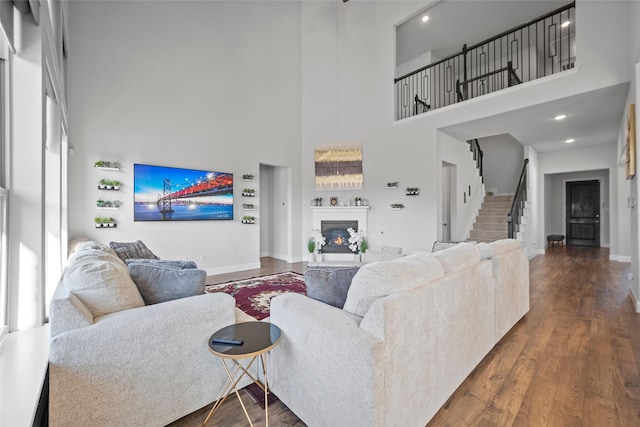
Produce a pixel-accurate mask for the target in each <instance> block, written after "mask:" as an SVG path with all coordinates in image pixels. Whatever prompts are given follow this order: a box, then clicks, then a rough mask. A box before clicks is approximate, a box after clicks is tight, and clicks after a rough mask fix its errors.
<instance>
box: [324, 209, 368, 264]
mask: <svg viewBox="0 0 640 427" xmlns="http://www.w3.org/2000/svg"><path fill="white" fill-rule="evenodd" d="M311 211H312V212H313V216H312V218H313V219H312V224H313V229H314V230H320V226H321V223H322V221H342V220H346V221H358V230H360V231H361V232H362V233H363V235H365V236H366V234H367V213H368V212H369V206H311ZM324 257H325V258H326V261H353V259H354V255H353V254H325V255H324Z"/></svg>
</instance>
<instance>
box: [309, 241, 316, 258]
mask: <svg viewBox="0 0 640 427" xmlns="http://www.w3.org/2000/svg"><path fill="white" fill-rule="evenodd" d="M307 250H308V251H309V254H313V252H314V251H315V250H316V241H315V240H314V239H313V237H309V241H308V242H307Z"/></svg>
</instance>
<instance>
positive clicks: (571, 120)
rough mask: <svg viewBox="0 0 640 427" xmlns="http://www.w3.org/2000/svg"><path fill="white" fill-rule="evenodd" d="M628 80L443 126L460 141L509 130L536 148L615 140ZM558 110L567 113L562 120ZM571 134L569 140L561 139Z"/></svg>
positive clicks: (508, 132) (553, 148)
mask: <svg viewBox="0 0 640 427" xmlns="http://www.w3.org/2000/svg"><path fill="white" fill-rule="evenodd" d="M628 91H629V84H628V83H623V84H619V85H616V86H611V87H607V88H604V89H598V90H595V91H591V92H586V93H583V94H580V95H575V96H571V97H567V98H564V99H560V100H557V101H553V102H547V103H543V104H539V105H534V106H531V107H527V108H523V109H520V110H513V111H510V112H508V113H504V114H500V115H498V116H494V117H490V118H486V119H480V120H474V121H470V122H466V123H462V124H459V125H455V126H450V127H447V128H443V129H442V131H444V132H445V133H447V134H449V135H451V136H453V137H454V138H456V139H459V140H461V141H466V140H469V139H474V138H484V137H488V136H494V135H501V134H505V133H506V134H510V135H511V136H513V137H514V138H515V139H517V140H518V141H519V142H520V143H522V145H525V146H531V147H533V148H534V149H535V150H536V151H538V152H542V151H553V150H566V149H571V148H577V147H587V146H593V145H598V144H608V143H612V142H615V141H617V138H618V133H619V131H620V126H621V125H622V123H623V115H624V111H625V103H626V99H627V93H628ZM558 114H567V118H566V119H564V120H562V121H556V120H554V117H555V116H556V115H558ZM569 138H575V140H576V141H575V142H574V143H572V144H566V143H565V142H564V141H565V140H567V139H569Z"/></svg>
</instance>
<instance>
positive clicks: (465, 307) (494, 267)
mask: <svg viewBox="0 0 640 427" xmlns="http://www.w3.org/2000/svg"><path fill="white" fill-rule="evenodd" d="M528 310H529V268H528V261H527V259H526V256H525V253H524V251H523V250H522V248H521V246H520V243H519V242H518V241H515V240H503V241H498V242H494V243H491V244H478V245H473V244H469V243H462V244H459V245H456V246H454V247H452V248H450V249H447V250H444V251H441V252H437V253H433V254H432V253H426V252H423V253H415V254H411V255H408V256H406V257H403V258H400V259H397V260H393V261H389V262H374V263H371V264H367V265H365V266H363V267H361V268H360V270H359V271H358V273H357V274H356V275H355V276H354V278H353V281H352V284H351V287H350V289H349V292H348V294H347V300H346V302H345V305H344V308H343V309H340V308H336V307H333V306H330V305H328V304H324V303H322V302H319V301H316V300H313V299H311V298H308V297H305V296H302V295H297V294H288V295H283V296H279V297H277V298H274V299H273V300H272V303H271V321H272V322H273V323H275V324H277V325H278V326H279V327H280V328H281V329H282V330H283V332H284V336H283V340H282V342H281V344H280V345H279V346H278V347H276V348H275V349H273V350H272V352H271V365H272V366H271V367H270V374H269V376H270V386H271V388H272V390H273V391H274V393H275V394H276V395H277V396H278V397H279V398H280V400H282V401H283V402H284V403H285V404H286V405H287V406H288V407H289V408H290V409H291V410H292V411H293V412H294V413H295V414H296V415H297V416H298V417H300V418H301V419H302V420H303V421H304V422H305V423H306V424H307V425H310V426H349V427H353V426H363V427H364V426H367V427H370V426H402V427H405V426H424V425H425V424H426V423H427V422H428V421H429V420H430V419H431V418H432V417H433V415H434V414H435V413H436V412H437V411H438V409H439V408H440V407H441V406H442V405H443V404H444V403H445V401H446V400H447V399H448V398H449V397H450V396H451V394H453V392H454V391H455V390H456V388H457V387H458V386H459V385H460V384H461V383H462V382H463V380H464V379H465V378H466V377H467V376H468V375H469V373H471V371H472V370H473V369H474V368H475V367H476V366H477V365H478V363H479V362H480V361H481V360H482V359H483V358H484V357H485V355H487V353H488V352H489V351H490V350H491V349H492V348H493V346H494V345H495V344H496V343H497V342H498V341H499V340H500V339H501V338H502V336H503V335H504V334H505V333H506V332H507V331H508V330H509V329H510V328H511V327H512V326H513V325H514V324H515V323H516V322H517V321H518V320H519V319H520V318H522V316H524V315H525V313H526V312H527V311H528Z"/></svg>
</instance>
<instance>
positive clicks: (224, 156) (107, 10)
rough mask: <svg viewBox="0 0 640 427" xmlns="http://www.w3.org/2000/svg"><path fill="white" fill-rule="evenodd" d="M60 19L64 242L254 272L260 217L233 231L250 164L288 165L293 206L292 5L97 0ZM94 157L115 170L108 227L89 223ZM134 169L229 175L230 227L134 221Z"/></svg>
mask: <svg viewBox="0 0 640 427" xmlns="http://www.w3.org/2000/svg"><path fill="white" fill-rule="evenodd" d="M70 14H71V29H70V43H69V45H70V63H69V65H70V71H71V81H72V86H71V92H70V102H71V117H72V118H73V121H72V122H71V123H70V135H69V139H70V143H71V144H72V145H73V146H74V147H75V156H74V157H73V158H72V159H71V162H70V180H69V189H70V213H69V216H70V237H71V238H74V237H79V236H86V237H90V238H93V239H97V240H99V241H102V242H109V241H134V240H138V239H140V240H143V241H144V242H145V243H146V244H147V245H148V246H149V248H151V250H153V251H154V252H155V253H157V254H158V255H159V256H161V257H163V258H177V257H183V256H184V257H187V258H188V259H192V260H195V261H196V262H197V263H198V265H199V266H200V267H203V268H205V269H207V270H208V271H209V272H210V273H219V272H225V271H234V270H241V269H247V268H255V267H257V266H259V257H260V227H261V226H262V222H261V221H260V219H259V218H258V221H257V223H256V225H254V226H248V225H243V224H241V221H240V220H241V218H242V216H243V215H244V214H245V213H243V211H242V202H243V200H242V197H241V196H240V191H239V190H241V189H242V188H243V184H244V183H243V182H242V181H241V177H242V175H243V174H253V175H256V177H257V182H256V184H259V182H260V177H259V176H258V175H259V164H260V163H266V164H277V165H282V166H285V167H291V168H292V172H291V173H292V182H293V191H291V194H292V195H293V196H292V197H293V199H292V203H291V204H292V205H293V206H300V205H301V201H300V196H299V195H300V188H301V179H300V176H301V170H300V158H301V154H300V153H301V151H300V150H301V146H300V123H301V120H302V118H301V113H300V101H301V84H300V62H301V57H300V55H301V53H300V52H301V50H300V41H299V40H300V31H301V30H300V5H299V4H298V3H297V2H286V1H283V2H271V1H269V2H267V1H264V2H263V1H256V2H209V1H189V2H184V1H137V2H111V1H95V2H71V3H70ZM97 160H108V161H117V162H119V163H120V164H121V165H122V168H121V172H120V173H117V174H115V175H114V176H109V178H117V179H120V180H121V181H123V182H124V185H123V187H122V190H121V191H120V193H119V194H117V197H118V198H120V199H121V200H122V201H123V202H124V204H123V206H122V208H121V209H120V210H119V211H118V212H117V213H114V214H113V216H114V217H115V218H116V219H117V221H118V228H117V229H105V230H101V229H99V230H96V229H95V228H94V226H93V217H94V216H96V215H100V214H101V212H100V211H97V210H96V208H95V200H96V199H97V198H98V197H99V196H103V194H101V193H100V192H98V190H97V189H96V182H97V180H98V179H100V178H101V177H102V175H104V174H102V173H100V172H99V171H96V170H95V169H94V168H93V164H94V162H95V161H97ZM133 163H146V164H153V165H162V166H175V167H183V168H193V169H204V170H217V171H223V172H232V173H234V174H235V178H236V192H235V219H234V221H193V222H191V221H190V222H179V223H176V222H173V223H162V222H133V203H132V201H133V194H132V184H133V171H132V165H133ZM108 196H111V194H109V195H108ZM104 197H106V196H104ZM251 202H252V203H254V204H256V205H257V206H260V203H261V198H260V194H257V197H255V199H252V200H251ZM299 216H300V215H294V217H295V218H294V220H293V221H294V228H293V230H294V235H295V236H296V240H297V241H302V240H305V239H306V236H305V238H304V239H303V236H300V234H299V230H300V226H299V219H297V218H299ZM296 224H298V225H297V226H296ZM276 238H277V234H276V235H274V239H276ZM300 256H301V248H300V247H299V245H298V246H297V247H296V248H294V257H295V258H298V259H299V258H300ZM202 258H204V260H203V261H202V260H201V259H202Z"/></svg>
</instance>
